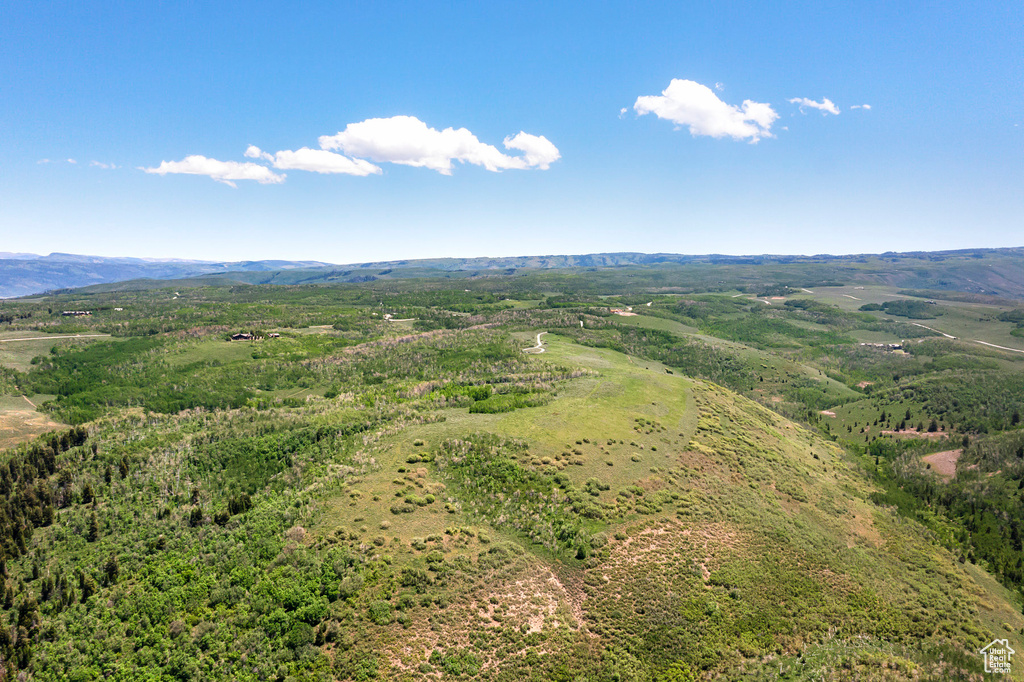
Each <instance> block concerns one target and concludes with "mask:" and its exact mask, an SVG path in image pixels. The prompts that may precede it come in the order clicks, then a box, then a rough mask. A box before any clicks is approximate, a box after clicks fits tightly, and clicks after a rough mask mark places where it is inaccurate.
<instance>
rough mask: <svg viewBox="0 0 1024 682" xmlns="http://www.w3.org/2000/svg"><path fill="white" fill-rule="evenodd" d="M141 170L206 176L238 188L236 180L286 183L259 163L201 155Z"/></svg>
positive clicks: (155, 172) (265, 183) (282, 177)
mask: <svg viewBox="0 0 1024 682" xmlns="http://www.w3.org/2000/svg"><path fill="white" fill-rule="evenodd" d="M141 170H143V171H145V172H147V173H153V174H155V175H167V174H183V175H205V176H207V177H210V178H213V179H214V180H216V181H217V182H222V183H224V184H225V185H229V186H231V187H237V185H236V184H235V183H234V181H235V180H255V181H256V182H258V183H260V184H261V185H274V184H278V183H281V182H284V178H285V176H284V175H283V174H281V175H279V174H277V173H275V172H274V171H272V170H270V169H269V168H267V167H266V166H262V165H260V164H258V163H250V162H245V163H239V162H238V161H218V160H217V159H209V158H207V157H205V156H201V155H199V154H195V155H192V156H186V157H185V158H184V159H183V160H181V161H163V162H161V163H160V165H159V166H157V167H156V168H142V169H141Z"/></svg>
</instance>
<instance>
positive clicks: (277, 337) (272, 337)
mask: <svg viewBox="0 0 1024 682" xmlns="http://www.w3.org/2000/svg"><path fill="white" fill-rule="evenodd" d="M267 338H270V339H279V338H281V335H280V334H278V333H277V332H270V333H269V334H267Z"/></svg>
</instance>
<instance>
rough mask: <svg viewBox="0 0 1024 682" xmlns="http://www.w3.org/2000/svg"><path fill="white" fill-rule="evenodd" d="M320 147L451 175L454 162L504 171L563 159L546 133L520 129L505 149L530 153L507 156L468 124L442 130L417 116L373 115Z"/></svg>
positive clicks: (325, 138) (543, 165) (323, 140)
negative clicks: (532, 132) (541, 135)
mask: <svg viewBox="0 0 1024 682" xmlns="http://www.w3.org/2000/svg"><path fill="white" fill-rule="evenodd" d="M524 136H525V137H524ZM320 146H321V147H322V148H324V149H336V150H339V151H342V152H344V153H345V154H348V155H349V156H352V157H365V158H368V159H373V160H374V161H386V162H389V163H397V164H401V165H404V166H416V167H422V168H430V169H431V170H436V171H437V172H439V173H442V174H444V175H451V172H452V162H453V161H459V162H461V163H471V164H474V165H477V166H483V167H484V168H486V169H487V170H489V171H500V170H505V169H509V168H534V167H536V168H542V169H543V168H547V167H548V164H549V163H551V161H554V160H555V159H557V158H558V150H557V149H556V148H555V146H554V145H553V144H551V143H550V142H548V140H547V139H546V138H543V137H535V136H533V135H526V133H520V134H519V135H516V136H515V137H514V138H512V139H511V140H506V141H505V146H506V148H509V149H519V150H521V151H526V152H527V154H526V155H524V156H522V157H517V156H508V155H507V154H503V153H502V152H500V151H499V150H498V149H497V148H496V147H494V146H492V145H489V144H484V143H483V142H481V141H480V140H479V139H477V137H476V135H474V134H473V133H471V132H470V131H468V130H466V129H465V128H459V129H455V128H445V129H444V130H437V129H436V128H431V127H429V126H427V124H426V123H424V122H423V121H421V120H419V119H418V118H416V117H415V116H392V117H391V118H370V119H366V120H365V121H361V122H359V123H350V124H348V126H346V127H345V130H343V131H341V132H339V133H338V134H336V135H323V136H321V137H320ZM552 154H554V157H553V158H552Z"/></svg>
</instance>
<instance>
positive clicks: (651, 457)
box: [0, 265, 1024, 681]
mask: <svg viewBox="0 0 1024 682" xmlns="http://www.w3.org/2000/svg"><path fill="white" fill-rule="evenodd" d="M716 267H718V266H716ZM751 273H754V274H756V276H757V277H758V278H759V281H756V282H753V283H751V281H750V279H749V278H750V276H751ZM687 277H689V275H678V276H677V275H676V274H673V272H672V271H656V272H652V271H651V270H650V269H649V267H648V266H638V267H636V268H634V269H630V268H622V267H617V268H614V269H598V270H596V271H593V272H587V271H570V272H547V271H541V272H533V273H527V274H525V275H524V274H522V273H519V274H500V275H493V276H487V277H463V278H460V279H458V280H457V283H456V282H451V281H448V280H446V279H445V278H439V279H429V278H427V279H419V280H383V281H381V280H378V281H370V282H363V283H359V284H345V285H331V286H322V285H303V286H268V285H260V286H244V285H230V286H210V287H194V286H190V287H181V288H178V289H159V288H149V287H148V286H146V287H142V288H131V287H128V288H125V289H124V290H121V291H77V292H68V293H63V294H59V295H56V296H49V297H42V298H36V299H32V300H22V301H7V302H5V303H4V304H3V306H2V310H0V314H3V315H5V317H4V322H2V323H0V324H2V327H0V364H2V366H3V368H2V369H0V392H2V393H3V396H4V397H2V398H0V420H2V424H3V426H4V428H5V429H6V430H5V431H4V432H3V433H4V438H6V440H5V441H3V442H2V443H0V445H2V446H3V447H5V449H4V450H3V451H2V452H0V464H2V466H0V487H2V488H3V489H4V493H5V496H4V502H3V504H4V507H3V514H2V515H0V519H2V520H3V523H0V550H2V553H3V559H4V561H3V563H2V564H0V578H2V580H3V590H2V592H3V600H4V603H3V611H2V615H0V663H2V667H3V670H4V671H5V674H6V676H7V677H8V678H11V679H14V678H15V677H16V676H17V675H18V674H19V673H26V674H27V675H29V676H30V678H31V679H38V680H63V679H77V680H92V679H101V678H103V679H106V678H113V679H125V680H135V679H154V680H201V679H233V680H234V679H237V680H291V679H294V680H335V679H338V680H348V679H352V680H367V679H403V680H430V679H435V680H436V679H491V680H520V679H536V680H550V679H555V680H651V681H654V680H658V681H661V680H673V681H675V680H702V679H794V680H817V679H849V680H854V679H867V680H876V679H877V680H903V679H907V680H910V679H916V680H922V679H923V680H946V679H958V678H962V679H982V677H983V674H982V672H981V670H982V668H981V658H980V656H978V655H977V653H976V652H977V651H978V649H980V648H981V647H983V646H984V645H985V644H987V643H988V642H989V641H991V640H993V639H995V638H1000V639H1002V638H1006V639H1008V640H1009V642H1010V644H1011V646H1012V647H1013V648H1015V649H1017V650H1018V651H1024V649H1021V648H1020V647H1022V646H1024V638H1022V632H1024V618H1022V615H1021V595H1022V587H1024V575H1022V572H1021V567H1022V559H1024V549H1022V547H1021V535H1020V528H1019V525H1018V524H1019V519H1020V518H1022V514H1021V512H1022V511H1024V510H1022V509H1021V505H1022V498H1021V495H1022V493H1021V491H1022V489H1024V483H1021V480H1022V477H1024V459H1021V458H1022V457H1024V455H1021V454H1020V453H1021V452H1024V428H1022V427H1021V425H1020V414H1019V413H1020V409H1021V406H1022V403H1024V381H1021V379H1022V378H1024V377H1022V370H1024V352H1022V351H1024V341H1022V340H1021V337H1020V335H1019V334H1017V330H1019V329H1020V325H1021V324H1022V323H1021V322H1020V320H1019V319H1018V313H1019V311H1020V310H1021V307H1020V306H1019V305H1018V304H1015V303H1014V302H1013V301H1011V300H1007V299H997V298H991V297H988V296H987V295H986V296H980V295H979V294H977V293H974V292H970V291H961V292H959V293H954V294H950V293H949V292H946V293H943V294H941V296H942V297H941V298H940V297H939V296H940V295H939V294H936V293H935V292H934V291H916V290H915V291H911V290H909V289H898V288H896V287H894V286H891V285H886V284H862V283H859V282H857V281H851V282H844V281H829V282H828V283H827V284H828V286H818V285H815V284H813V283H812V282H811V281H810V280H808V281H802V282H801V283H798V282H794V281H791V280H789V279H785V278H783V281H779V279H778V278H777V276H776V275H774V274H772V271H770V270H767V271H766V270H760V271H759V270H757V268H756V267H755V266H749V265H742V266H736V268H735V269H733V270H730V269H729V268H727V267H724V266H723V269H722V270H721V274H720V278H721V279H722V281H721V282H720V283H718V284H716V285H715V286H713V287H707V286H703V287H701V290H700V291H696V292H695V291H689V292H687V291H684V289H686V288H687V286H689V284H688V282H689V281H690V280H688V279H687ZM804 285H806V286H804ZM1007 287H1008V288H1009V287H1010V285H1007ZM709 288H710V289H711V290H708V289H709ZM886 304H888V305H886ZM63 310H82V311H86V310H87V311H89V312H90V313H91V314H90V315H87V316H86V315H83V316H62V315H61V314H60V313H61V311H63ZM240 332H248V333H251V334H252V335H253V336H254V337H255V340H239V341H232V340H229V338H230V336H231V335H232V334H235V333H240ZM542 333H543V334H542ZM272 334H273V335H272ZM538 334H541V336H540V337H539V339H540V344H541V345H540V346H539V347H537V343H538ZM39 337H43V340H41V339H40V338H39ZM46 339H49V340H46ZM895 346H899V347H898V348H896V347H895ZM541 351H542V352H541ZM35 434H43V435H41V436H39V437H36V435H35ZM1021 670H1022V669H1021V668H1018V670H1016V671H1015V673H1016V675H1017V676H1018V677H1017V678H1019V676H1020V673H1021Z"/></svg>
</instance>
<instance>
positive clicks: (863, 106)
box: [850, 104, 871, 109]
mask: <svg viewBox="0 0 1024 682" xmlns="http://www.w3.org/2000/svg"><path fill="white" fill-rule="evenodd" d="M850 108H851V109H871V105H870V104H854V105H853V106H852V107H850Z"/></svg>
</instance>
